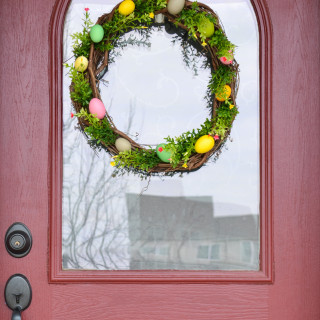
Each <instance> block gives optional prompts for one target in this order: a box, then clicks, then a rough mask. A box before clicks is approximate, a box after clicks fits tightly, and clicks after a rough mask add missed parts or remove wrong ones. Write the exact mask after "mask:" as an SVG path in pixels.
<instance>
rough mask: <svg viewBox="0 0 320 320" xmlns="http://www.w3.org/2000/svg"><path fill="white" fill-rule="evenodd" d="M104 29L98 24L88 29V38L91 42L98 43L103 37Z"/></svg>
mask: <svg viewBox="0 0 320 320" xmlns="http://www.w3.org/2000/svg"><path fill="white" fill-rule="evenodd" d="M103 36H104V31H103V28H102V27H101V26H100V24H96V25H94V26H93V27H92V28H91V30H90V38H91V40H92V41H93V42H95V43H98V42H100V41H101V40H102V39H103Z"/></svg>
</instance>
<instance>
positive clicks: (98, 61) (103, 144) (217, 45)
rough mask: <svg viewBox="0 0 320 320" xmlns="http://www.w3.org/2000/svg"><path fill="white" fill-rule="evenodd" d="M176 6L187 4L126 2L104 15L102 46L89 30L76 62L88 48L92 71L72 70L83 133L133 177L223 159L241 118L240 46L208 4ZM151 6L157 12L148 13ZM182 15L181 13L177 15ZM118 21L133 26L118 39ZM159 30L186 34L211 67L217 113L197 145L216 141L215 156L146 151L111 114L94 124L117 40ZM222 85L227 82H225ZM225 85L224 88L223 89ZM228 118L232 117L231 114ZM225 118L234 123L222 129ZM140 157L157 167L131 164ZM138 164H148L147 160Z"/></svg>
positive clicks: (202, 151) (209, 152)
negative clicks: (82, 91)
mask: <svg viewBox="0 0 320 320" xmlns="http://www.w3.org/2000/svg"><path fill="white" fill-rule="evenodd" d="M174 1H178V2H179V1H180V2H181V0H170V1H169V2H168V3H167V2H166V1H165V0H160V1H155V0H136V1H131V0H125V1H123V2H121V3H119V4H118V5H116V6H115V7H114V8H113V10H112V11H111V12H110V13H107V14H104V15H102V16H101V17H100V18H99V19H98V20H97V22H96V25H95V26H94V27H95V28H100V27H96V26H97V25H100V26H102V28H100V29H99V31H101V29H103V31H104V34H103V37H102V40H100V39H96V37H95V36H96V35H95V34H94V33H93V36H92V32H88V31H90V29H89V28H88V25H85V29H84V31H87V32H86V35H85V37H86V39H87V40H86V43H84V42H80V43H76V44H75V45H74V46H73V48H74V49H75V50H74V53H75V56H76V57H78V58H79V56H80V55H81V57H82V58H83V57H85V56H86V52H85V45H86V46H87V48H88V52H87V54H88V56H87V59H88V60H87V61H88V66H87V67H86V65H84V68H82V67H83V64H80V67H79V66H78V68H76V64H75V68H73V67H71V66H68V67H71V68H73V69H76V72H75V73H73V76H71V79H72V83H71V86H70V94H71V100H72V103H73V106H74V108H75V111H76V114H75V116H77V118H78V123H79V128H80V129H81V130H82V131H83V132H84V133H85V134H86V136H87V138H88V140H89V143H90V145H91V146H93V147H98V148H103V149H105V150H106V151H107V152H108V153H109V154H110V155H111V156H112V157H113V160H114V161H113V162H112V165H115V166H116V167H118V168H124V169H126V170H128V171H132V172H137V171H138V172H140V173H143V174H146V175H150V174H157V173H164V174H169V175H172V174H174V173H176V172H189V171H194V170H196V169H199V168H200V167H201V166H202V165H204V164H205V163H206V162H207V161H208V159H209V158H210V157H211V156H212V155H214V154H216V155H217V154H218V153H219V149H220V148H221V146H222V145H223V144H224V142H225V141H226V139H227V137H228V135H229V134H230V130H231V126H232V123H233V121H234V118H235V116H236V114H237V113H238V110H237V106H236V103H235V98H236V93H237V89H238V64H237V62H236V61H235V60H234V59H233V53H234V52H233V50H234V45H232V44H231V43H230V42H229V41H228V39H227V37H226V35H225V33H224V31H223V29H222V27H221V24H220V22H219V18H218V16H217V15H216V13H215V12H214V11H213V10H212V9H211V8H210V7H208V6H207V5H205V4H202V3H197V2H190V1H184V0H183V5H182V7H181V9H179V8H178V9H175V8H174V9H172V8H170V4H172V3H173V2H174ZM159 3H161V4H159ZM147 4H148V5H149V7H151V8H154V9H155V10H154V11H153V12H152V11H151V12H149V13H146V12H145V10H146V6H147ZM121 6H123V7H124V8H122V7H121ZM178 6H179V3H178ZM132 8H133V9H132ZM85 10H86V13H85V14H86V17H87V18H88V12H87V11H88V10H89V9H88V8H86V9H85ZM139 10H140V11H139ZM179 10H180V12H178V13H177V11H179ZM138 17H143V19H138ZM188 17H189V18H190V19H191V18H192V17H193V20H192V19H191V20H190V19H188V20H187V18H188ZM184 19H185V20H184ZM115 21H123V22H124V24H125V23H127V26H126V27H124V28H123V29H122V30H121V31H119V30H117V31H116V32H115V33H112V30H111V31H110V28H111V25H116V22H115ZM157 21H160V24H159V23H157ZM190 21H191V22H190ZM209 21H210V22H209ZM112 23H113V24H112ZM203 24H204V25H205V26H204V27H205V28H203ZM155 25H165V28H166V30H167V31H168V30H171V31H170V32H171V33H172V31H173V32H176V33H180V35H181V34H183V35H184V36H185V37H186V38H187V39H188V42H189V43H191V44H193V46H194V47H197V50H198V51H201V53H202V54H203V55H204V56H206V57H207V59H208V61H209V62H210V67H211V70H212V75H213V80H212V81H211V92H210V99H211V103H210V104H211V108H210V109H211V110H210V115H209V117H208V119H207V121H206V125H203V126H202V128H201V129H198V131H197V132H198V136H197V135H196V137H197V140H199V139H200V140H201V139H204V140H205V139H206V138H205V137H208V139H209V138H210V141H209V144H210V143H211V141H212V140H213V144H214V145H213V146H212V144H211V145H210V146H209V148H211V149H210V150H207V149H208V148H207V147H206V146H205V147H204V149H203V148H201V147H200V151H199V147H198V148H197V146H196V143H197V142H196V141H195V143H194V145H192V147H191V148H190V143H189V145H188V150H183V148H182V149H181V148H180V149H179V148H178V149H172V148H171V149H170V144H168V146H169V148H167V144H165V143H164V144H161V145H160V146H158V147H157V149H152V148H146V147H145V146H142V145H140V144H138V143H137V142H136V141H134V140H132V139H131V138H130V137H129V136H128V134H126V133H124V132H122V131H120V130H118V129H117V127H116V125H115V124H114V123H113V121H112V117H111V116H110V115H109V114H108V112H107V111H105V109H104V111H103V114H102V116H101V117H99V118H98V116H97V115H96V118H95V119H94V118H93V117H94V116H95V112H92V110H90V103H91V101H92V100H90V99H93V98H97V99H99V100H101V96H100V91H99V79H101V77H102V76H103V75H104V73H105V72H107V68H108V63H109V53H110V50H112V48H113V47H114V46H116V39H118V38H119V37H120V36H121V34H124V33H125V32H129V31H131V30H133V29H140V30H141V32H143V31H144V30H146V28H149V27H153V26H155ZM213 25H214V33H213V34H212V30H211V31H210V30H209V31H208V28H206V27H209V29H210V28H211V27H212V26H213ZM91 29H93V27H91ZM168 32H169V31H168ZM98 36H99V34H98ZM99 40H100V41H99ZM87 42H89V43H87ZM82 49H83V50H82ZM81 50H82V51H81ZM81 61H82V60H81ZM76 63H77V62H76ZM83 69H85V70H83ZM226 73H228V74H229V75H231V76H229V79H226V78H222V77H220V78H219V77H218V76H219V74H226ZM79 76H82V77H83V80H84V81H86V82H87V83H88V84H89V86H90V87H89V89H88V90H89V92H92V95H91V97H89V99H87V101H84V100H83V99H82V101H81V99H80V98H79V97H78V96H77V87H76V85H77V79H78V78H77V77H79ZM221 79H222V80H224V81H225V82H223V81H221ZM219 81H220V82H221V83H218V82H219ZM226 81H227V82H226ZM228 86H229V89H230V88H231V92H230V90H229V92H227V91H228V90H227V87H228ZM90 88H91V90H90ZM94 101H97V100H94ZM100 102H101V101H100ZM101 104H102V102H101ZM102 105H103V104H102ZM103 108H104V106H103ZM221 110H224V112H225V113H224V115H223V116H221V117H220V118H219V111H221ZM227 112H230V114H228V113H227ZM225 115H227V116H228V117H229V121H228V122H227V123H225V124H222V125H221V121H222V120H223V119H224V118H226V116H225ZM230 119H231V120H230ZM99 126H101V127H104V128H105V131H107V132H108V134H107V135H105V137H107V139H105V138H104V137H103V136H101V135H99V134H98V133H97V128H99ZM93 128H95V129H93ZM182 136H184V135H182ZM110 137H111V138H110ZM119 138H122V139H125V140H126V141H127V145H128V146H129V148H127V149H125V150H122V149H121V148H119V149H120V151H119V149H118V148H117V147H116V140H117V139H119ZM184 138H185V139H186V141H188V135H185V136H184ZM193 138H194V137H193ZM182 140H183V139H182ZM189 140H190V139H189ZM123 141H124V140H123ZM167 141H168V140H167ZM180 141H181V139H180ZM172 142H174V139H172V140H171V146H172ZM176 143H179V141H176ZM177 150H178V151H177ZM181 150H182V151H181ZM162 151H164V153H165V152H166V153H167V154H169V156H168V157H167V158H166V159H165V161H162V160H161V159H162V158H161V157H157V155H158V156H159V152H162ZM175 152H176V153H177V152H180V153H182V154H175ZM139 154H141V155H144V156H145V158H146V159H147V158H148V157H153V161H152V165H150V164H149V165H146V164H145V163H143V160H139V161H140V163H139V162H138V161H137V160H134V161H133V160H132V161H131V160H130V159H131V158H130V157H134V156H137V155H139ZM160 156H161V154H160ZM138 158H139V159H143V158H144V157H143V156H142V157H138ZM154 159H157V161H154ZM174 160H175V161H174ZM130 161H131V162H130Z"/></svg>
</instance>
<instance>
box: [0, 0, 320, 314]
mask: <svg viewBox="0 0 320 320" xmlns="http://www.w3.org/2000/svg"><path fill="white" fill-rule="evenodd" d="M253 3H254V4H255V8H256V14H257V17H258V22H259V20H260V22H259V23H260V26H262V27H264V28H266V29H265V30H262V31H264V34H265V36H266V37H267V38H268V39H264V40H265V41H267V42H268V41H270V39H271V36H272V42H270V44H271V45H272V46H269V47H268V48H264V47H262V49H261V50H267V49H268V50H270V52H269V53H270V56H269V57H270V59H271V60H270V61H272V62H273V63H272V64H271V63H270V61H269V63H268V64H267V69H266V72H267V73H268V75H269V76H270V77H269V78H267V79H269V80H268V81H269V83H268V82H266V81H265V82H264V81H263V79H262V83H263V84H264V86H263V87H262V88H261V90H264V89H265V88H267V89H268V92H267V95H266V96H269V97H270V99H271V103H270V106H272V113H268V114H266V116H265V118H264V121H265V125H266V126H268V123H272V127H271V128H270V129H271V131H269V134H270V141H271V142H272V143H270V144H269V146H270V148H269V150H267V151H268V155H269V157H267V158H266V159H267V160H268V161H266V163H265V166H270V169H271V174H270V175H268V177H269V178H270V183H272V184H271V187H272V188H271V194H270V196H271V198H270V201H269V202H268V205H269V206H271V208H269V209H270V212H271V213H272V220H271V219H270V220H268V221H266V223H267V229H266V230H271V229H270V228H271V227H272V230H273V238H272V239H273V242H272V243H269V244H271V246H269V247H266V248H268V250H270V252H269V255H268V261H269V262H271V263H270V265H268V264H265V265H264V268H265V270H261V272H262V275H263V276H260V275H258V276H257V274H247V275H245V276H244V277H243V278H242V279H240V278H241V277H239V274H238V275H237V276H236V277H237V281H235V282H234V283H233V282H232V279H233V277H235V275H234V274H226V273H222V274H220V278H219V275H218V274H216V275H214V277H215V278H213V280H212V279H210V275H209V276H207V275H205V277H204V279H201V281H197V278H196V277H194V276H193V278H192V276H190V277H191V278H190V277H189V276H188V275H187V276H186V277H179V276H176V281H174V282H172V281H169V280H168V277H167V278H166V273H160V274H158V276H157V277H156V281H145V282H144V281H141V278H140V279H139V277H137V278H136V279H135V278H134V276H133V275H132V274H130V275H129V276H128V278H127V279H126V278H125V277H122V278H121V279H120V280H119V279H118V280H117V281H112V279H113V278H116V276H115V277H114V276H113V274H109V275H108V278H107V280H106V278H105V276H104V275H100V276H99V275H98V276H96V275H95V274H93V275H90V273H89V274H88V273H87V272H83V273H82V274H81V275H79V274H78V273H75V274H73V275H71V276H70V277H69V280H68V277H67V278H66V277H64V276H63V275H62V276H61V272H60V266H59V265H57V262H56V261H52V257H57V256H56V255H55V251H56V250H57V249H58V248H57V245H58V244H57V243H52V242H50V239H52V236H53V235H52V233H51V234H50V232H49V231H52V230H57V229H52V225H53V224H55V225H56V228H59V225H58V224H57V221H52V220H50V217H52V215H49V211H50V210H49V209H52V206H51V204H52V201H53V200H54V199H52V198H51V196H50V195H52V194H55V195H56V196H59V192H58V191H57V192H56V193H52V190H51V188H52V184H51V177H52V175H54V174H56V172H52V170H54V168H53V167H52V160H53V159H52V158H51V157H52V156H55V157H59V150H56V151H57V152H56V153H52V141H53V140H52V130H49V128H50V121H52V120H53V121H56V122H54V125H56V127H54V128H59V121H58V119H56V118H55V116H56V111H55V109H54V108H52V104H53V102H54V100H55V99H56V96H59V81H60V78H59V73H56V72H54V70H52V68H51V66H50V65H49V61H50V59H49V58H52V57H53V55H52V50H55V49H54V48H57V50H60V47H59V43H49V40H50V39H51V40H52V37H51V35H52V32H53V31H54V30H57V29H56V28H59V26H61V25H62V23H63V22H62V21H61V20H59V19H63V11H64V10H66V8H65V7H66V5H67V1H62V0H61V1H60V2H59V1H57V2H56V3H55V2H54V1H53V0H43V1H37V0H29V1H24V2H23V1H11V2H8V3H6V4H4V3H3V4H2V8H1V11H0V12H1V13H0V14H1V19H0V24H1V31H2V32H1V37H0V41H1V58H2V59H1V67H0V68H1V77H0V81H1V88H0V90H1V95H0V96H1V117H0V121H1V125H0V132H1V133H0V139H1V143H0V145H1V153H0V154H1V185H0V197H1V198H0V199H1V202H0V206H1V207H0V209H1V210H0V221H1V223H0V234H1V235H2V237H3V238H4V235H5V232H6V230H7V228H8V227H9V226H10V225H11V224H12V223H13V222H16V221H21V222H24V223H25V224H27V225H28V227H29V228H30V230H31V231H32V234H33V239H34V242H33V248H32V251H31V252H30V254H29V255H28V256H27V257H25V258H21V259H15V258H13V257H11V256H9V255H8V253H7V252H6V250H5V247H4V242H3V241H2V244H0V255H1V260H0V266H1V276H0V277H1V281H0V288H1V289H0V290H4V286H5V283H6V281H7V279H8V278H9V277H10V276H11V275H12V274H14V273H23V274H25V275H26V276H27V277H28V278H29V280H30V282H31V285H32V288H33V299H32V303H31V306H30V307H29V308H28V309H27V310H26V311H24V312H23V319H54V320H59V319H78V320H79V319H96V318H100V319H113V320H114V319H119V320H120V319H133V320H136V319H150V320H152V319H159V320H160V319H161V320H163V319H183V320H186V319H196V320H208V319H210V320H211V319H212V320H213V319H219V320H222V319H239V320H240V319H241V320H249V319H254V320H257V319H272V320H277V319H281V320H283V319H290V320H291V319H297V320H300V319H308V320H313V319H319V318H320V306H319V299H320V285H319V280H320V279H319V278H320V272H319V263H320V261H319V260H320V256H319V249H320V248H319V247H320V245H319V231H320V218H319V211H320V201H319V193H320V181H319V175H320V172H319V171H320V143H319V141H318V136H319V133H320V132H319V130H320V129H319V128H320V123H319V122H320V108H319V102H318V99H319V98H318V97H319V91H320V79H319V75H318V70H319V67H320V59H319V33H320V30H319V27H318V23H319V13H320V3H319V1H317V0H310V1H308V2H296V1H292V0H290V1H289V0H286V1H280V2H279V1H276V0H268V1H267V0H266V1H262V0H261V1H253ZM59 10H60V11H61V12H60V14H59ZM54 13H56V14H57V15H56V17H59V18H58V19H53V20H50V19H51V17H52V15H53V14H54ZM265 19H267V20H268V21H266V20H265ZM271 49H272V50H271ZM261 54H264V52H261ZM51 62H52V61H51ZM268 68H271V69H270V70H268ZM269 84H271V85H270V86H268V85H269ZM52 86H53V87H52ZM52 88H53V89H54V90H52ZM50 110H51V111H52V113H50ZM51 129H52V127H51ZM58 160H59V158H58ZM269 185H270V184H269ZM271 209H272V210H271ZM269 218H271V216H269ZM49 234H50V235H51V236H50V237H49ZM262 236H264V235H262ZM269 240H270V239H269ZM266 248H265V249H266ZM58 251H59V250H58ZM57 259H58V258H57ZM58 262H59V261H58ZM266 268H267V269H268V268H269V269H268V270H266ZM90 277H91V280H85V281H82V280H83V279H88V278H90ZM253 277H257V278H256V279H254V278H253ZM128 279H129V280H130V281H129V280H128ZM190 279H191V280H190ZM10 316H11V311H10V310H9V309H8V308H7V307H6V306H5V302H4V298H2V300H1V307H0V317H1V319H10Z"/></svg>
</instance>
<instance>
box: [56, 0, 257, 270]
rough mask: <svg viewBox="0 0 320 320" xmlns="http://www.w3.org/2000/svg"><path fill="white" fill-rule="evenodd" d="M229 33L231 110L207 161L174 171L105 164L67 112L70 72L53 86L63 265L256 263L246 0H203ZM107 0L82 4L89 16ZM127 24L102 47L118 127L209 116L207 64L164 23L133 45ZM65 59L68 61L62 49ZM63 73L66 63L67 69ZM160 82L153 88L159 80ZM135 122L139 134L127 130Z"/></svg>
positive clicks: (251, 48)
mask: <svg viewBox="0 0 320 320" xmlns="http://www.w3.org/2000/svg"><path fill="white" fill-rule="evenodd" d="M203 2H205V3H206V4H207V5H209V6H211V7H212V8H213V9H214V10H215V11H216V12H217V14H218V16H219V17H220V19H221V20H222V24H223V25H224V28H225V31H226V34H227V35H228V37H229V39H230V40H231V41H232V42H233V43H235V44H236V45H237V49H236V55H235V58H236V60H237V62H238V63H239V65H240V69H241V71H240V87H239V92H238V97H237V104H238V106H239V111H240V113H239V115H238V117H237V120H236V121H235V122H234V126H233V129H232V132H231V136H230V140H229V141H227V143H226V145H225V146H224V148H223V149H222V152H221V154H220V156H219V158H218V159H216V161H214V159H212V160H211V161H209V162H208V163H207V164H206V165H205V166H203V167H202V168H201V169H200V170H198V171H196V172H192V173H190V174H184V175H183V176H182V177H179V176H174V177H166V176H153V177H151V178H150V179H146V180H145V179H143V180H141V178H140V177H139V176H135V175H133V174H128V175H123V176H119V175H116V176H115V175H114V168H113V167H111V166H110V161H111V159H110V157H109V156H108V155H107V154H106V153H105V152H100V153H98V154H97V153H96V152H95V151H94V150H92V149H91V148H90V147H89V146H88V144H87V142H86V140H85V138H84V136H83V135H82V133H81V132H80V131H77V130H75V128H74V127H75V121H74V119H71V118H70V112H72V111H73V109H72V105H71V101H70V98H69V85H70V83H69V78H68V76H67V75H66V77H65V79H64V84H63V85H64V97H63V112H64V115H63V199H62V200H63V201H62V212H63V223H62V228H63V239H62V243H63V268H64V269H89V270H155V269H157V270H159V269H161V270H259V247H260V239H259V232H260V230H259V215H260V210H259V206H260V191H259V190H260V177H259V170H260V168H259V165H260V162H259V148H260V146H259V132H260V129H259V82H258V79H259V55H258V53H259V35H258V32H257V24H256V19H255V16H254V13H253V11H252V7H251V4H250V1H246V0H239V1H228V2H225V1H203ZM116 3H117V1H110V2H108V3H105V2H103V3H102V2H100V1H97V2H96V3H92V4H91V5H90V13H91V19H92V21H96V20H97V18H98V17H99V16H101V15H102V14H103V13H106V12H110V10H112V9H113V7H114V5H115V4H116ZM84 7H85V6H84V4H83V2H82V1H80V0H73V1H72V2H71V5H70V8H69V10H68V13H67V16H66V20H65V27H64V51H63V52H64V60H65V61H67V60H68V59H71V60H72V59H73V58H72V47H71V45H72V39H71V38H70V34H72V33H74V32H75V31H80V30H81V23H82V21H81V17H82V13H83V10H84ZM132 37H135V38H136V39H138V38H137V37H138V34H135V33H134V32H130V33H128V34H126V35H124V36H123V37H122V38H121V41H123V43H125V46H124V47H123V49H121V50H120V49H118V51H114V52H113V53H112V59H113V60H112V63H110V65H109V70H108V73H107V74H106V75H105V76H104V77H103V79H101V85H100V89H101V96H102V100H103V102H104V104H105V106H106V107H107V108H108V112H109V114H110V115H111V116H112V117H113V120H114V122H115V123H117V125H118V126H119V129H120V130H121V131H124V132H127V133H128V134H129V135H130V136H131V137H132V139H135V140H137V141H138V142H139V143H145V144H151V145H153V144H154V145H156V144H158V143H160V142H163V138H164V137H166V136H168V135H171V136H175V135H179V134H181V133H182V132H185V131H186V130H189V129H192V128H197V127H199V124H201V123H203V122H204V119H205V118H206V117H208V109H207V104H206V101H205V100H204V99H203V98H204V97H205V96H206V87H207V83H208V80H209V76H210V69H208V68H204V67H203V62H204V61H203V59H202V58H201V57H199V58H197V59H196V61H195V65H194V66H195V68H196V70H197V72H196V73H195V72H193V70H190V68H188V66H187V65H186V63H185V60H184V56H183V52H182V49H181V42H179V39H177V37H176V36H175V35H172V34H168V33H167V32H166V30H165V28H164V27H159V28H158V29H155V30H154V31H153V32H151V33H150V37H149V38H148V45H143V46H138V45H135V42H134V41H131V40H130V38H131V39H132ZM69 62H70V61H69ZM66 73H67V71H66ZM159 88H160V89H161V90H160V89H159ZM137 133H139V134H137Z"/></svg>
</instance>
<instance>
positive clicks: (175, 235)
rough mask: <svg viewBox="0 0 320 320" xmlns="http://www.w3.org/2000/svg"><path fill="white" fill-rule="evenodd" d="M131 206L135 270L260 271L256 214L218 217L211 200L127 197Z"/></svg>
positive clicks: (131, 241) (129, 206)
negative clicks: (215, 214)
mask: <svg viewBox="0 0 320 320" xmlns="http://www.w3.org/2000/svg"><path fill="white" fill-rule="evenodd" d="M127 204H128V219H129V238H130V269H133V270H135V269H178V270H185V269H186V270H201V269H205V270H211V269H212V270H239V269H246V270H249V269H250V270H251V269H254V270H256V269H257V268H258V264H259V261H258V255H259V250H258V247H259V227H258V221H257V220H258V219H257V215H252V214H247V215H240V216H225V217H215V216H214V205H213V202H212V198H211V197H159V196H145V195H142V196H137V195H134V194H127ZM248 211H249V210H248Z"/></svg>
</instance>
